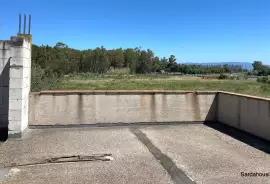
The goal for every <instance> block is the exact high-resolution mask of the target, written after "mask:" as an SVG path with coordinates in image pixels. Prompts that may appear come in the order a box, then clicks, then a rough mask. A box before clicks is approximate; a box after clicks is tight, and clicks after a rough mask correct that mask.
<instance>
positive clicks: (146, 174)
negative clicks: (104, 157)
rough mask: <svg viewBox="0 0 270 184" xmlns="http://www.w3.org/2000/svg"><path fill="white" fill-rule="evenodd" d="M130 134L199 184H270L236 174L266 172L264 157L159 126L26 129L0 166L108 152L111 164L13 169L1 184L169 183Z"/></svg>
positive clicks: (200, 131) (268, 162)
mask: <svg viewBox="0 0 270 184" xmlns="http://www.w3.org/2000/svg"><path fill="white" fill-rule="evenodd" d="M134 129H137V130H139V131H141V132H143V133H144V134H145V136H146V137H147V139H149V140H150V141H151V142H152V143H150V144H153V146H154V147H156V149H158V150H160V151H161V153H162V154H163V155H165V156H168V158H170V159H171V160H172V161H174V162H175V165H176V166H177V167H178V168H179V169H180V170H182V171H183V172H184V173H186V174H187V175H188V176H189V177H190V178H191V179H193V180H195V182H196V183H198V184H200V183H207V184H216V183H221V184H223V183H224V184H225V183H226V184H227V183H239V184H241V183H243V184H244V183H254V184H255V183H256V184H257V183H269V182H270V178H269V177H241V172H256V171H257V172H270V156H269V154H267V153H265V152H262V151H259V150H257V149H255V148H253V147H251V146H248V145H246V144H244V143H242V142H240V141H238V140H235V139H233V138H231V137H229V136H225V135H224V134H222V133H220V132H218V131H216V130H214V129H212V128H209V127H206V126H204V125H174V126H167V125H166V126H165V125H164V126H150V127H131V128H130V127H121V128H112V127H111V128H83V129H82V128H81V129H80V128H76V129H73V128H70V129H44V130H29V132H28V133H26V134H25V136H24V137H23V138H22V139H12V140H8V141H7V142H5V143H4V144H3V145H2V146H1V147H0V166H1V167H3V166H4V165H10V164H11V163H16V164H26V163H29V162H34V161H38V160H42V159H44V158H48V157H59V156H70V155H79V154H81V155H92V154H104V153H111V154H112V157H113V160H112V161H108V162H102V161H94V162H77V163H59V164H45V165H32V166H21V167H16V166H14V167H13V168H12V169H11V170H10V171H8V172H9V176H8V177H7V178H4V180H3V181H2V183H6V184H12V183H23V184H25V183H27V184H33V183H38V184H43V183H44V184H45V183H46V184H47V183H94V184H99V183H100V184H105V183H112V184H114V183H115V184H119V183H123V184H124V183H149V184H150V183H153V184H159V183H173V180H172V179H171V177H170V174H169V172H171V171H166V170H165V169H164V167H163V165H162V163H161V162H160V161H157V160H156V159H157V157H156V156H155V155H152V154H153V152H152V151H151V149H153V147H152V148H151V145H149V144H145V142H143V141H142V142H141V140H139V139H138V136H137V135H136V134H134V131H133V130H134ZM139 136H140V135H139ZM149 150H150V151H151V153H150V151H149ZM154 154H155V153H154ZM155 158H156V159H155ZM163 164H164V163H163ZM165 164H166V163H165ZM2 171H3V170H2ZM3 172H5V171H3ZM3 172H2V173H3ZM0 173H1V172H0ZM0 178H1V177H0Z"/></svg>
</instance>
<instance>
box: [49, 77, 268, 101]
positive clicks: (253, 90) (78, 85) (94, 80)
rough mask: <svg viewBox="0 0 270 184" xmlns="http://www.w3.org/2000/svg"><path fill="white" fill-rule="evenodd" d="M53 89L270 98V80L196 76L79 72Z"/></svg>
mask: <svg viewBox="0 0 270 184" xmlns="http://www.w3.org/2000/svg"><path fill="white" fill-rule="evenodd" d="M53 90H222V91H229V92H236V93H242V94H249V95H254V96H263V97H268V98H270V85H269V84H262V83H258V82H256V81H252V80H216V79H213V80H209V79H201V78H200V77H195V76H188V77H186V76H143V75H139V76H115V77H111V76H83V77H82V76H75V77H68V78H66V79H64V80H62V82H61V83H58V84H57V85H56V86H55V87H54V88H53Z"/></svg>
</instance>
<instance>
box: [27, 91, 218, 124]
mask: <svg viewBox="0 0 270 184" xmlns="http://www.w3.org/2000/svg"><path fill="white" fill-rule="evenodd" d="M215 95H216V93H215V92H185V91H181V92H179V91H178V92H177V91H174V92H173V91H171V92H170V91H148V92H147V91H140V92H136V91H88V92H83V91H81V92H78V93H76V92H65V93H64V92H47V93H46V92H42V93H32V94H31V96H30V112H29V113H30V114H29V125H55V124H61V125H65V124H98V123H138V122H181V121H190V122H191V121H215V120H216V107H217V104H216V101H215V100H214V99H215Z"/></svg>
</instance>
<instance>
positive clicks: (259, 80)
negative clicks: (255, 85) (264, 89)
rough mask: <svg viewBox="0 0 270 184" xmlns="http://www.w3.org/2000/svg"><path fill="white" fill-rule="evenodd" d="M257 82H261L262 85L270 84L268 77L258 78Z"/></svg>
mask: <svg viewBox="0 0 270 184" xmlns="http://www.w3.org/2000/svg"><path fill="white" fill-rule="evenodd" d="M257 82H260V83H266V84H267V83H268V84H270V80H269V78H268V77H266V76H265V77H259V78H257Z"/></svg>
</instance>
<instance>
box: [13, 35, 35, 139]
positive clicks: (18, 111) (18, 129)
mask: <svg viewBox="0 0 270 184" xmlns="http://www.w3.org/2000/svg"><path fill="white" fill-rule="evenodd" d="M11 42H12V46H11V48H10V52H11V59H10V71H9V112H8V120H9V124H8V137H9V138H16V137H21V135H22V133H23V132H24V131H25V130H26V128H27V126H28V106H29V105H28V104H29V92H30V83H31V80H30V78H31V73H30V70H31V41H30V40H29V39H27V38H24V37H22V36H15V37H11Z"/></svg>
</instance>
